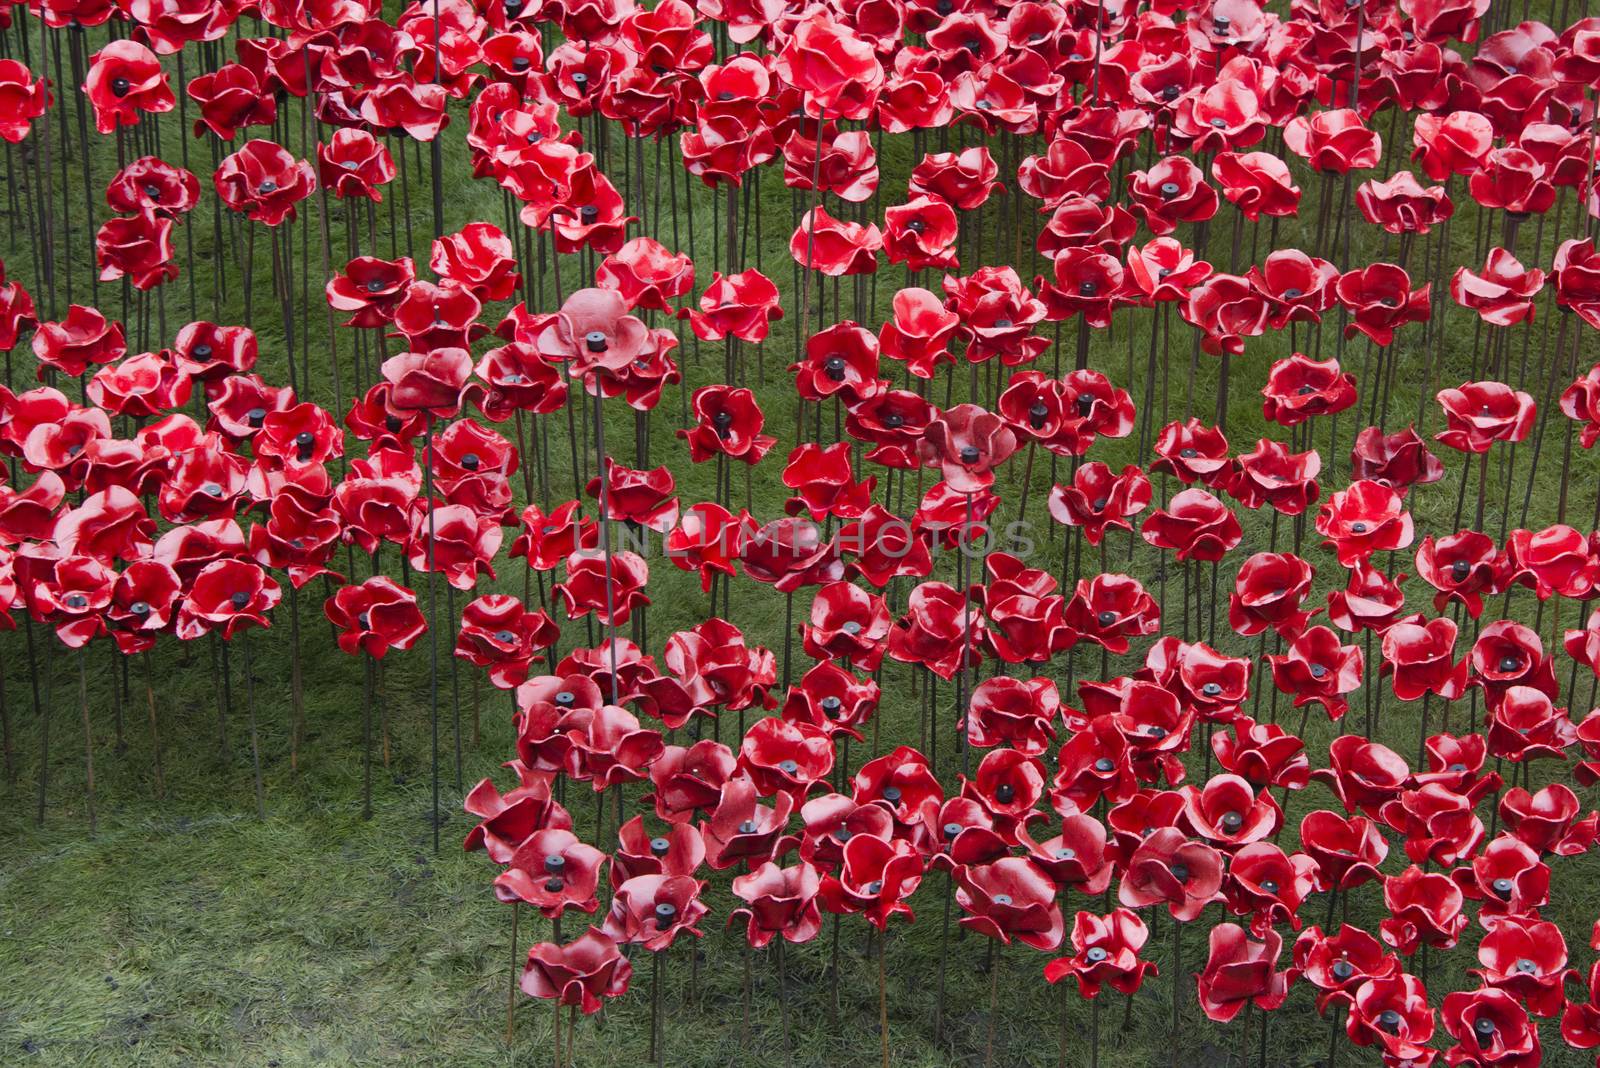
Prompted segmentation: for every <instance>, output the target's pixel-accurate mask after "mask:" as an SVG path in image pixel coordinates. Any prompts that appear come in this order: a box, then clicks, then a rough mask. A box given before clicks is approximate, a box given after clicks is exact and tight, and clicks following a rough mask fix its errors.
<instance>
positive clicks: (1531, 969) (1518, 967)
mask: <svg viewBox="0 0 1600 1068" xmlns="http://www.w3.org/2000/svg"><path fill="white" fill-rule="evenodd" d="M1478 963H1479V964H1480V965H1481V966H1482V967H1481V968H1474V969H1471V974H1473V975H1476V976H1477V977H1478V978H1479V979H1482V980H1483V982H1484V983H1485V984H1486V985H1488V986H1492V987H1495V988H1497V989H1500V990H1504V991H1505V992H1506V993H1508V994H1510V995H1512V996H1513V997H1515V998H1516V999H1517V1000H1518V1001H1520V1002H1522V1003H1523V1004H1524V1005H1526V1006H1527V1007H1528V1009H1529V1011H1531V1012H1532V1013H1533V1014H1534V1015H1535V1016H1554V1015H1556V1014H1557V1013H1559V1012H1560V1011H1561V1007H1562V1003H1563V998H1562V990H1561V988H1562V985H1563V984H1564V983H1565V982H1566V981H1567V979H1569V978H1573V977H1575V973H1574V971H1573V970H1572V969H1571V968H1568V967H1567V942H1566V939H1565V938H1563V937H1562V935H1561V928H1560V927H1558V926H1557V925H1556V924H1554V923H1551V922H1549V921H1548V920H1539V919H1534V918H1526V917H1521V916H1507V917H1505V918H1503V919H1502V920H1500V922H1498V923H1496V924H1495V925H1494V927H1493V928H1491V929H1490V931H1489V933H1488V934H1486V935H1484V936H1483V941H1482V942H1479V943H1478Z"/></svg>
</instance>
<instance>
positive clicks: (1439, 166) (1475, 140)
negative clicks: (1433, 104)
mask: <svg viewBox="0 0 1600 1068" xmlns="http://www.w3.org/2000/svg"><path fill="white" fill-rule="evenodd" d="M1412 144H1414V145H1415V146H1416V147H1415V148H1414V149H1413V150H1412V153H1411V158H1412V159H1414V160H1419V161H1421V163H1422V169H1423V170H1424V171H1426V172H1427V174H1428V177H1429V178H1432V179H1433V180H1434V181H1436V182H1442V181H1445V180H1447V179H1448V178H1449V177H1450V176H1451V175H1452V174H1471V173H1472V172H1473V171H1475V170H1477V169H1478V168H1479V167H1480V166H1482V164H1483V159H1484V157H1485V156H1487V155H1488V154H1489V150H1490V149H1491V148H1492V147H1494V125H1493V124H1492V123H1491V122H1490V121H1489V120H1488V118H1486V117H1485V116H1483V115H1481V114H1479V113H1478V112H1476V111H1467V110H1461V111H1451V112H1448V113H1446V114H1443V115H1426V114H1424V115H1418V116H1417V119H1416V128H1415V130H1414V131H1413V133H1412Z"/></svg>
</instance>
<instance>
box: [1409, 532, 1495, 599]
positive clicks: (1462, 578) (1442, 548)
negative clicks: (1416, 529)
mask: <svg viewBox="0 0 1600 1068" xmlns="http://www.w3.org/2000/svg"><path fill="white" fill-rule="evenodd" d="M1416 563H1417V574H1418V575H1420V576H1421V577H1422V579H1423V580H1424V581H1425V582H1427V583H1428V585H1430V586H1432V587H1433V588H1434V589H1435V590H1437V591H1439V592H1438V593H1437V594H1435V595H1434V599H1433V604H1434V610H1435V611H1437V612H1442V611H1444V609H1445V606H1446V605H1447V604H1449V603H1451V602H1452V601H1459V602H1460V603H1461V604H1462V605H1463V606H1465V608H1466V610H1467V614H1468V615H1470V616H1471V617H1472V618H1474V619H1476V618H1478V616H1479V615H1480V614H1481V613H1482V611H1483V595H1484V594H1494V593H1498V592H1500V591H1501V590H1503V589H1504V588H1505V587H1506V585H1507V584H1508V582H1509V573H1508V571H1509V566H1510V565H1509V562H1508V561H1507V559H1506V557H1505V555H1504V554H1503V553H1502V552H1501V551H1500V549H1499V547H1498V546H1497V545H1496V544H1495V543H1494V540H1493V539H1492V538H1490V537H1489V536H1488V535H1487V534H1483V533H1480V532H1478V531H1475V530H1463V531H1461V532H1460V533H1457V534H1449V535H1446V536H1445V537H1442V538H1439V539H1437V540H1435V539H1434V537H1433V536H1432V535H1431V534H1430V535H1429V536H1428V537H1426V538H1424V539H1423V541H1422V544H1421V545H1419V546H1418V547H1417V558H1416Z"/></svg>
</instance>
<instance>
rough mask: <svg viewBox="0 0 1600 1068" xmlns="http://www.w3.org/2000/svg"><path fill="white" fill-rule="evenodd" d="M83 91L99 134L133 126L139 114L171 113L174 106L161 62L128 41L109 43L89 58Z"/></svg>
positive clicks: (175, 101) (147, 50)
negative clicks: (92, 108) (91, 108)
mask: <svg viewBox="0 0 1600 1068" xmlns="http://www.w3.org/2000/svg"><path fill="white" fill-rule="evenodd" d="M83 92H84V94H85V95H86V96H88V98H89V103H90V104H91V105H93V107H94V124H95V129H97V130H98V131H99V132H100V133H102V134H109V133H113V132H115V131H116V129H117V128H118V127H119V126H135V125H137V124H138V122H139V118H140V116H141V114H143V113H147V112H148V113H149V114H152V115H156V114H160V113H161V112H164V111H171V110H172V109H173V107H175V106H176V104H177V98H176V97H174V96H173V95H172V86H171V85H169V84H168V82H167V75H166V73H165V72H164V71H163V70H162V69H161V61H160V60H159V59H157V58H156V55H155V53H154V52H152V51H150V49H148V48H146V47H145V46H144V45H142V44H140V43H139V42H137V41H134V40H129V39H123V40H118V41H112V42H110V43H109V44H107V45H106V46H105V47H104V48H102V49H101V50H100V51H98V52H96V53H95V54H94V55H92V56H90V57H89V70H88V73H87V75H86V76H85V77H84V80H83Z"/></svg>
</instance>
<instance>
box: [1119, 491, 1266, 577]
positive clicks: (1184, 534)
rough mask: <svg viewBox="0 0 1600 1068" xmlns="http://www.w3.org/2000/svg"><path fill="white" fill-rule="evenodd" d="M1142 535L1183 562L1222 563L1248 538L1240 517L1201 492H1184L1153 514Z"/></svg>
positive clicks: (1147, 520)
mask: <svg viewBox="0 0 1600 1068" xmlns="http://www.w3.org/2000/svg"><path fill="white" fill-rule="evenodd" d="M1140 533H1141V534H1143V536H1144V540H1145V541H1147V542H1149V543H1150V544H1151V545H1154V546H1156V547H1157V548H1158V549H1172V550H1175V551H1176V552H1177V556H1178V559H1179V560H1191V559H1192V560H1220V559H1222V557H1223V556H1225V555H1226V554H1227V553H1228V552H1229V551H1230V550H1232V549H1233V548H1234V547H1235V546H1237V545H1238V544H1239V542H1240V541H1241V540H1242V539H1243V537H1244V533H1243V531H1242V530H1241V529H1240V527H1239V520H1238V517H1237V516H1235V515H1234V514H1233V512H1232V511H1231V510H1229V508H1228V507H1227V506H1226V505H1225V504H1223V503H1222V502H1221V501H1219V500H1217V498H1215V497H1213V496H1212V495H1211V494H1209V493H1207V492H1206V491H1205V490H1203V489H1199V488H1190V489H1186V490H1183V491H1182V492H1180V493H1178V494H1176V495H1175V496H1174V497H1173V498H1172V500H1170V501H1168V502H1167V507H1165V508H1158V509H1156V510H1155V511H1154V512H1151V513H1150V515H1149V517H1148V518H1146V519H1145V521H1144V525H1143V527H1141V528H1140Z"/></svg>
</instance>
